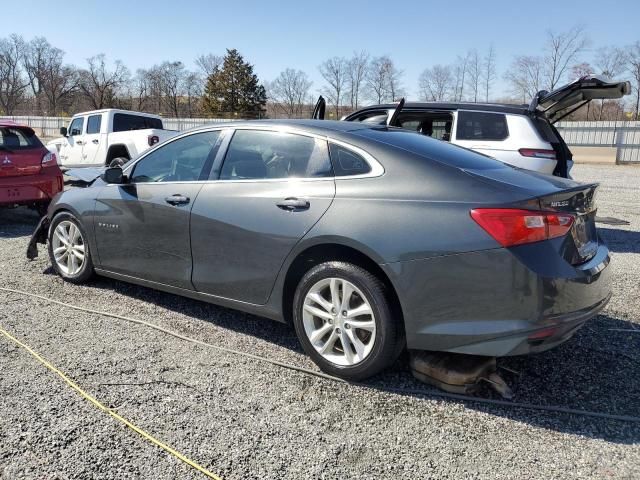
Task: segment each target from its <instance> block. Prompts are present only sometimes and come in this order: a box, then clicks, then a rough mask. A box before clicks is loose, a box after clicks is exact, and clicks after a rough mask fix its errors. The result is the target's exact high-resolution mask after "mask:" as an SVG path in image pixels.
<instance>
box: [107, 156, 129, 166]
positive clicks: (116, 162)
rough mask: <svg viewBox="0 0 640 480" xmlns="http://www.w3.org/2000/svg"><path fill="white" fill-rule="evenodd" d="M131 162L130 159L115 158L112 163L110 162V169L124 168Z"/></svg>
mask: <svg viewBox="0 0 640 480" xmlns="http://www.w3.org/2000/svg"><path fill="white" fill-rule="evenodd" d="M128 161H129V159H128V158H126V157H117V158H114V159H113V160H111V162H109V167H110V168H112V167H121V166H123V165H124V164H125V163H127V162H128Z"/></svg>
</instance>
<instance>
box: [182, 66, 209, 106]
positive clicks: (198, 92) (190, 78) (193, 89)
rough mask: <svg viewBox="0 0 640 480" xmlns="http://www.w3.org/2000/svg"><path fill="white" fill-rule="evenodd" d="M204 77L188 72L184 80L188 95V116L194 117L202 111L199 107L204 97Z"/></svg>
mask: <svg viewBox="0 0 640 480" xmlns="http://www.w3.org/2000/svg"><path fill="white" fill-rule="evenodd" d="M203 84H204V82H203V80H202V75H200V74H199V73H198V72H187V73H186V76H185V78H184V91H185V93H186V95H187V116H188V117H192V116H193V115H194V113H196V112H197V111H199V110H200V107H199V106H198V104H199V102H200V98H201V97H202V91H203V90H202V89H203Z"/></svg>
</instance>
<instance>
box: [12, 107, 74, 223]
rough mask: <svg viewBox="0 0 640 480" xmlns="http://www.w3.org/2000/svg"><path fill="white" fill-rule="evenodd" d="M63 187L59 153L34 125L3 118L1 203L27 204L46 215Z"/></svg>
mask: <svg viewBox="0 0 640 480" xmlns="http://www.w3.org/2000/svg"><path fill="white" fill-rule="evenodd" d="M62 189H63V183H62V171H61V170H60V168H59V167H58V163H57V162H56V155H55V154H54V153H52V152H50V151H49V150H47V148H46V147H45V146H44V145H43V144H42V142H41V141H40V140H39V139H38V137H37V136H36V133H35V132H34V131H33V129H32V128H30V127H27V126H25V125H18V124H17V123H14V122H11V121H6V120H0V207H7V206H8V207H13V206H17V205H27V206H29V207H32V208H35V209H36V210H37V211H38V212H39V213H40V214H41V215H44V213H46V210H47V206H48V205H49V202H50V201H51V199H52V198H53V197H54V196H55V195H56V194H57V193H58V192H60V191H62Z"/></svg>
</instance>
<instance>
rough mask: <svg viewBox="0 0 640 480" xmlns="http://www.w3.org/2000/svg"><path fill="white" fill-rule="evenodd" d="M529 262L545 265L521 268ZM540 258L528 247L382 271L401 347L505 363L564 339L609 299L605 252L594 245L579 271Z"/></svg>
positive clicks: (396, 265)
mask: <svg viewBox="0 0 640 480" xmlns="http://www.w3.org/2000/svg"><path fill="white" fill-rule="evenodd" d="M540 243H541V244H542V243H544V242H540ZM539 247H540V246H538V248H539ZM514 250H516V251H514ZM528 255H535V256H536V258H544V259H547V260H548V261H546V262H541V265H539V266H538V265H535V264H534V265H533V266H530V267H528V266H527V265H530V262H526V264H525V262H523V261H522V257H523V256H528ZM540 255H541V253H540V252H539V251H533V252H532V251H531V250H530V248H529V247H528V246H527V247H525V248H521V249H520V250H519V251H518V250H517V249H495V250H486V251H480V252H472V253H466V254H460V255H451V256H446V257H437V258H432V259H425V260H414V261H409V262H397V263H393V264H386V265H382V268H383V269H384V270H385V271H386V273H387V275H388V276H389V278H390V279H391V281H392V283H393V284H394V286H395V288H396V292H397V294H398V297H399V299H400V303H401V306H402V310H403V316H404V322H405V331H406V336H407V347H408V348H410V349H416V350H435V351H447V352H456V353H467V354H474V355H486V356H507V355H521V354H527V353H534V352H539V351H543V350H547V349H549V348H553V347H555V346H556V345H559V344H560V343H562V342H564V341H566V340H568V339H569V338H571V336H572V335H573V334H574V333H575V332H576V331H577V330H578V328H579V327H580V326H582V325H583V324H584V322H586V321H587V320H589V319H590V318H592V317H594V316H595V315H597V314H598V312H599V311H600V310H601V309H602V308H604V306H605V305H606V303H607V302H608V300H609V298H610V296H611V282H610V275H611V273H610V270H611V269H610V268H608V266H609V251H608V249H607V247H606V246H604V245H600V246H599V248H598V251H597V253H596V255H595V256H594V257H593V258H592V259H591V260H590V261H589V262H587V263H585V264H583V265H580V266H578V267H574V266H572V265H569V264H568V263H566V262H564V260H562V259H560V258H559V256H558V255H557V253H556V254H555V256H553V257H550V256H547V257H540Z"/></svg>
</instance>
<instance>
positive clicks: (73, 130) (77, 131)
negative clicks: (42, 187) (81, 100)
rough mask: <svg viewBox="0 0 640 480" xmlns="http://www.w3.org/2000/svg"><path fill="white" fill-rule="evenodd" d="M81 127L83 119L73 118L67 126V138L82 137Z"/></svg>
mask: <svg viewBox="0 0 640 480" xmlns="http://www.w3.org/2000/svg"><path fill="white" fill-rule="evenodd" d="M82 127H84V117H78V118H74V119H73V121H72V122H71V125H69V136H71V137H74V136H76V135H82Z"/></svg>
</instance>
